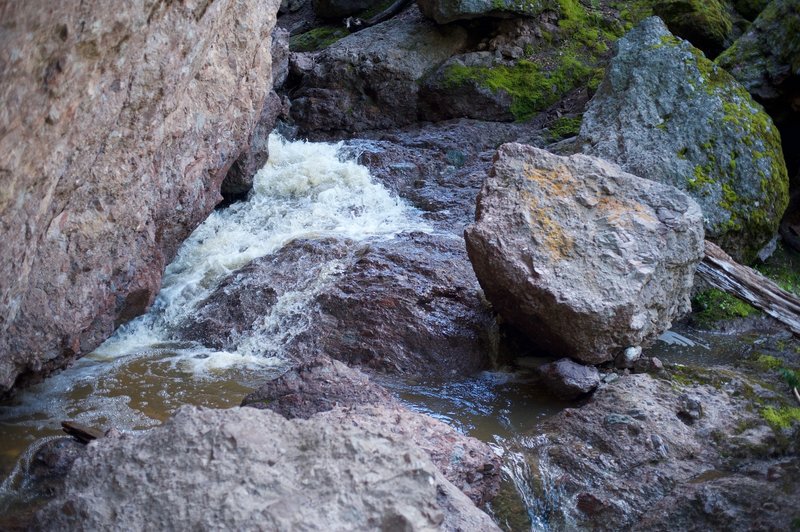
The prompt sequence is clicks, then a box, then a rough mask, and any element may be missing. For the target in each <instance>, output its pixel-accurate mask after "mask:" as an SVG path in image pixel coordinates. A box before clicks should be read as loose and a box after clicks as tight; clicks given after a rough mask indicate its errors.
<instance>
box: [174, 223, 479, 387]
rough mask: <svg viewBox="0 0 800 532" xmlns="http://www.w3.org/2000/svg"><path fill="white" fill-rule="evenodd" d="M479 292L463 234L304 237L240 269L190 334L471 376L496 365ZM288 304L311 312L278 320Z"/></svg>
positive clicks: (299, 355)
mask: <svg viewBox="0 0 800 532" xmlns="http://www.w3.org/2000/svg"><path fill="white" fill-rule="evenodd" d="M479 289H480V287H479V286H478V282H477V279H475V275H474V273H473V272H472V269H471V267H470V264H469V260H468V258H467V256H466V253H465V252H464V249H463V241H462V240H461V239H460V238H459V237H456V236H452V235H429V234H423V233H410V234H402V235H398V236H397V237H396V238H394V239H392V240H387V241H376V242H370V243H360V244H356V243H354V242H352V241H347V240H343V239H321V240H296V241H294V242H291V243H289V244H287V245H286V246H284V247H283V248H282V249H280V250H279V251H277V252H276V253H274V254H271V255H268V256H265V257H262V258H260V259H256V260H254V261H253V262H251V263H250V264H248V265H247V266H245V267H243V268H241V269H239V270H237V271H235V272H233V273H232V274H231V275H230V276H229V277H228V278H227V279H225V280H224V281H223V282H222V283H221V284H220V285H219V287H218V288H217V289H216V290H215V291H214V292H212V293H211V295H210V296H209V297H208V298H207V299H206V300H205V301H204V302H203V303H201V304H200V305H199V307H198V309H197V312H195V313H193V315H192V316H191V317H190V318H189V319H188V320H187V322H186V323H185V324H183V326H182V329H181V332H180V334H181V335H182V336H183V338H186V339H191V340H197V341H200V342H202V343H203V344H204V345H207V346H212V347H215V348H218V349H236V348H237V347H238V346H239V345H241V343H242V342H243V341H245V340H246V341H248V342H255V343H257V344H259V345H266V344H269V345H270V346H271V347H274V344H275V342H274V341H273V340H272V337H274V336H276V335H277V334H281V335H282V336H281V338H282V340H281V342H280V346H279V349H280V354H281V355H284V356H288V357H290V358H291V359H294V360H297V361H305V360H308V359H309V358H310V357H313V356H315V355H316V354H318V353H325V354H327V355H329V356H330V357H332V358H335V359H338V360H342V361H344V362H346V363H348V364H352V365H356V366H360V367H364V368H369V369H372V370H377V371H379V372H383V373H392V374H400V375H409V376H437V377H445V376H447V377H451V376H457V375H471V374H472V373H474V372H476V371H480V370H482V369H486V368H487V367H488V366H489V364H490V358H491V352H492V332H493V330H494V327H495V323H494V319H493V317H492V315H491V312H490V311H489V309H488V308H487V307H486V305H484V303H483V301H482V300H481V297H480V295H479ZM281 301H282V305H283V307H281V308H278V309H277V310H278V311H279V312H280V311H281V310H282V309H284V308H285V307H286V305H287V304H292V302H294V303H293V304H294V305H295V306H298V307H300V308H302V312H300V313H294V314H291V315H289V316H285V315H281V314H279V313H276V314H275V315H272V314H271V309H272V307H273V306H274V305H275V303H276V302H281ZM297 301H302V306H301V305H300V304H299V303H297ZM277 321H279V322H280V324H281V327H282V329H281V331H280V332H279V333H278V332H276V330H275V329H271V328H270V327H272V326H274V323H276V322H277ZM293 331H297V332H296V333H294V334H293V333H292V332H293Z"/></svg>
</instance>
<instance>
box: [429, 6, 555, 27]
mask: <svg viewBox="0 0 800 532" xmlns="http://www.w3.org/2000/svg"><path fill="white" fill-rule="evenodd" d="M417 5H418V6H419V9H420V11H422V12H423V13H424V14H425V16H427V17H429V18H432V19H433V20H435V21H436V22H437V23H439V24H447V23H448V22H453V21H456V20H467V19H473V18H479V17H514V16H518V15H527V16H534V15H538V14H539V13H541V12H543V11H545V10H548V9H550V10H558V9H559V7H560V5H561V4H560V3H559V2H557V1H555V0H545V1H541V0H539V1H535V2H519V1H517V0H417Z"/></svg>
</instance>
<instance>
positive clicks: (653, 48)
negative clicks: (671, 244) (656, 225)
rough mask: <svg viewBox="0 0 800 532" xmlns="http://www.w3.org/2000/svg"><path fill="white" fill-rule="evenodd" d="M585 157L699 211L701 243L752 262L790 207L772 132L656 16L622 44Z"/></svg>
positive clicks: (588, 117)
mask: <svg viewBox="0 0 800 532" xmlns="http://www.w3.org/2000/svg"><path fill="white" fill-rule="evenodd" d="M581 141H582V143H583V145H584V148H583V149H584V151H585V152H586V153H588V154H591V155H595V156H598V157H602V158H605V159H608V160H610V161H614V162H617V163H618V164H620V165H621V166H622V167H623V168H624V169H625V170H626V171H628V172H631V173H633V174H636V175H639V176H642V177H646V178H648V179H653V180H656V181H660V182H663V183H668V184H671V185H673V186H675V187H677V188H680V189H681V190H684V191H686V192H688V193H689V194H690V195H691V196H692V197H693V198H694V199H696V200H697V202H698V203H700V205H701V207H702V208H703V214H704V217H705V229H706V234H707V236H708V237H709V238H710V239H711V240H713V241H715V242H716V243H717V244H719V245H720V246H721V247H723V248H724V249H725V250H726V251H727V252H728V253H730V254H731V255H732V256H733V257H735V258H736V259H737V260H740V261H745V262H749V261H751V260H753V259H754V258H755V256H756V254H757V253H758V251H759V249H761V247H762V246H763V245H765V244H766V243H767V242H769V240H770V239H771V238H772V237H773V235H774V234H775V232H776V230H777V228H778V224H779V222H780V218H781V216H782V215H783V212H784V210H785V209H786V205H787V203H788V178H787V173H786V164H785V162H784V160H783V152H782V149H781V139H780V134H779V133H778V130H777V128H776V127H775V126H774V125H773V123H772V120H771V119H770V117H769V116H768V115H767V114H766V113H765V112H764V110H763V109H762V108H761V106H760V105H758V104H757V103H755V102H754V101H753V99H752V98H751V97H750V95H749V94H748V93H747V91H746V90H745V89H744V88H743V87H742V86H741V85H739V84H738V83H737V82H736V80H734V79H733V78H732V77H731V76H730V75H729V74H728V73H727V72H725V71H724V70H723V69H721V68H719V67H718V66H716V65H715V64H714V63H712V62H711V61H709V60H708V59H706V57H705V56H704V55H703V54H702V52H700V51H699V50H697V49H696V48H694V47H692V46H691V45H690V44H689V43H687V42H686V41H683V40H682V39H679V38H677V37H674V36H673V35H672V34H671V33H669V31H668V30H667V28H666V27H665V26H664V24H663V22H661V20H660V19H658V18H655V17H652V18H649V19H647V20H645V21H644V22H642V24H641V25H639V26H638V27H637V28H635V29H634V30H632V31H631V32H630V33H629V34H628V35H626V36H625V37H624V38H623V39H621V40H620V41H619V43H618V51H617V55H616V57H615V58H614V59H613V60H612V63H611V66H610V67H609V69H608V71H607V75H606V78H605V80H604V81H603V83H602V84H601V85H600V88H599V89H598V92H597V94H596V95H595V97H594V98H593V100H592V102H591V103H590V105H589V109H588V110H587V112H586V113H585V114H584V118H583V124H582V126H581Z"/></svg>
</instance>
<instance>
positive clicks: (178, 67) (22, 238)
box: [0, 0, 278, 393]
mask: <svg viewBox="0 0 800 532" xmlns="http://www.w3.org/2000/svg"><path fill="white" fill-rule="evenodd" d="M277 4H278V2H277V1H276V0H268V1H266V2H264V1H260V0H219V1H215V2H208V1H200V0H189V1H186V2H157V3H152V2H150V3H142V2H121V3H109V2H100V1H97V0H93V1H86V0H81V1H79V0H65V1H63V2H57V3H52V2H46V1H42V0H34V1H30V2H11V3H6V4H4V6H3V16H2V18H3V27H4V29H3V32H2V36H0V95H1V96H0V99H1V100H2V102H3V105H2V107H3V112H2V113H0V131H2V134H0V174H2V181H3V183H4V184H3V187H2V192H0V239H2V241H3V253H2V255H1V256H0V393H2V391H5V390H8V389H9V388H10V387H11V386H12V385H13V384H14V382H15V381H16V380H17V379H18V377H19V376H20V375H22V374H24V375H28V376H30V375H31V374H42V373H46V372H48V371H51V370H53V369H55V368H59V367H62V366H63V365H65V364H67V363H69V362H70V361H71V360H73V359H74V358H76V357H79V356H81V355H83V354H84V353H87V352H89V351H91V350H92V349H93V348H94V347H96V346H97V345H99V344H100V343H101V342H102V341H103V340H104V339H105V338H106V337H108V336H109V335H110V334H111V332H112V331H113V330H114V328H115V326H117V325H119V324H121V323H124V322H126V321H128V320H130V319H132V318H133V317H135V316H137V315H138V314H141V313H142V312H144V310H145V309H146V308H147V306H148V305H149V304H150V302H151V301H152V300H153V298H154V296H155V294H156V292H157V291H158V288H159V286H160V281H161V274H162V271H163V269H164V266H165V265H166V264H167V262H169V260H171V258H172V257H173V256H174V255H175V252H176V249H177V247H178V245H179V244H180V243H181V241H182V240H183V239H184V238H185V237H186V236H187V235H188V234H189V233H190V232H191V231H192V230H193V229H194V227H195V226H197V224H199V223H200V222H201V221H202V220H203V219H204V218H205V217H206V215H207V214H208V213H209V212H210V211H211V209H213V207H214V206H215V205H216V204H217V203H218V202H219V200H220V193H219V191H220V183H221V182H222V180H223V178H224V177H225V175H226V173H227V171H228V169H229V168H230V166H231V165H232V164H233V162H234V161H235V160H236V159H237V158H238V156H239V154H240V153H241V152H242V151H243V150H245V149H246V147H247V142H248V139H249V137H250V133H251V131H252V130H253V127H254V125H255V123H256V121H257V120H258V118H259V116H260V114H261V111H262V109H263V107H264V100H265V97H266V96H267V94H268V92H269V90H270V83H271V66H270V65H271V60H270V53H269V45H268V43H269V35H270V31H271V30H272V27H273V25H274V23H275V13H276V11H277V7H278V6H277ZM265 42H266V43H267V46H265V45H264V44H265Z"/></svg>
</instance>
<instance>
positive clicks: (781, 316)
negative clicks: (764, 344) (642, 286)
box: [697, 240, 800, 336]
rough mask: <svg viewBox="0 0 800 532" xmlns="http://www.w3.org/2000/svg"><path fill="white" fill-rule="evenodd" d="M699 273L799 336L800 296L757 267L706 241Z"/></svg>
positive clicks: (709, 282) (716, 286)
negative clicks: (761, 272) (774, 280)
mask: <svg viewBox="0 0 800 532" xmlns="http://www.w3.org/2000/svg"><path fill="white" fill-rule="evenodd" d="M697 273H698V274H700V276H701V277H702V278H703V279H704V280H705V281H706V282H707V283H708V284H710V285H711V286H713V287H714V288H718V289H719V290H722V291H723V292H727V293H729V294H731V295H733V296H736V297H738V298H739V299H741V300H742V301H745V302H747V303H749V304H751V305H752V306H754V307H756V308H757V309H760V310H762V311H763V312H764V313H766V314H768V315H769V316H772V317H773V318H775V319H776V320H778V321H779V322H781V323H783V324H784V325H786V326H787V327H789V329H790V330H791V331H792V333H794V334H795V335H796V336H800V299H799V298H798V297H797V296H795V295H794V294H791V293H789V292H787V291H786V290H784V289H782V288H781V287H780V286H778V285H777V284H775V283H774V282H772V281H770V280H769V279H767V278H766V277H764V276H763V275H761V274H760V273H758V272H757V271H756V270H754V269H752V268H749V267H747V266H743V265H741V264H739V263H737V262H736V261H734V260H733V259H732V258H731V257H730V256H729V255H728V254H727V253H725V252H724V251H723V250H722V249H720V247H719V246H717V245H716V244H714V243H712V242H709V241H708V240H706V254H705V257H703V261H702V262H701V263H700V264H699V265H698V267H697Z"/></svg>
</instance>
